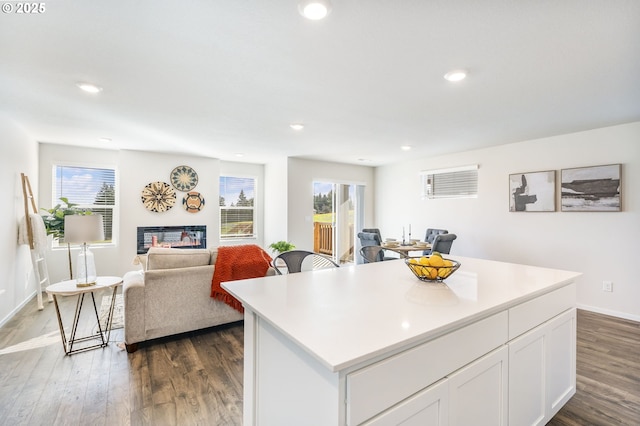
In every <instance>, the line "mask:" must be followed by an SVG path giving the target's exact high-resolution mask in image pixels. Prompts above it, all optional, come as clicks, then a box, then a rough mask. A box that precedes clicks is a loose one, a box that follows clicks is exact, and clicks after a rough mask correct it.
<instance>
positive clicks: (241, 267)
mask: <svg viewBox="0 0 640 426" xmlns="http://www.w3.org/2000/svg"><path fill="white" fill-rule="evenodd" d="M269 266H271V256H269V255H268V254H267V252H265V251H264V250H262V249H261V248H260V247H258V246H257V245H255V244H247V245H242V246H221V247H218V258H217V259H216V267H215V269H214V271H213V280H212V281H211V297H213V298H215V299H218V300H220V301H222V302H224V303H226V304H227V305H229V306H231V307H232V308H233V309H236V310H237V311H240V312H244V308H243V307H242V303H240V302H239V301H238V300H237V299H236V298H235V297H233V296H232V295H230V294H229V293H227V291H226V290H225V289H223V288H222V287H221V286H220V283H223V282H226V281H235V280H244V279H247V278H259V277H264V276H265V274H266V273H267V269H269Z"/></svg>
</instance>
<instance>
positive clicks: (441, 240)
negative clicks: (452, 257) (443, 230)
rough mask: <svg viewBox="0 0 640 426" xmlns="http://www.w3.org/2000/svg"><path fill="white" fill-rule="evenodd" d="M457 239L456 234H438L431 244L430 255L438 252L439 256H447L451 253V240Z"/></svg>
mask: <svg viewBox="0 0 640 426" xmlns="http://www.w3.org/2000/svg"><path fill="white" fill-rule="evenodd" d="M456 238H458V236H457V235H456V234H439V235H436V237H435V239H434V240H433V243H432V244H431V253H433V252H436V251H437V252H438V253H441V254H449V253H450V252H451V246H452V245H453V240H455V239H456Z"/></svg>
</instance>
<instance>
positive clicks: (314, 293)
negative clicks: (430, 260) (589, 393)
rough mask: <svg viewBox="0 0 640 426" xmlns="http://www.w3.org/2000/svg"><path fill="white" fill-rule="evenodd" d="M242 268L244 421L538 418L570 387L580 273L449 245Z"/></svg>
mask: <svg viewBox="0 0 640 426" xmlns="http://www.w3.org/2000/svg"><path fill="white" fill-rule="evenodd" d="M455 259H456V260H458V261H460V262H461V264H462V266H461V267H460V269H459V270H458V271H457V272H456V273H455V274H454V275H453V276H451V277H449V278H448V279H447V280H446V283H445V284H442V283H425V282H421V281H419V280H418V279H417V278H416V277H415V276H414V275H413V274H412V273H411V271H409V269H408V267H407V266H406V265H405V264H404V263H403V262H402V261H400V260H397V261H387V262H377V263H369V264H365V265H357V266H348V267H341V268H336V269H326V270H318V271H312V272H303V273H298V274H291V275H283V276H275V277H266V278H258V279H250V280H241V281H234V282H228V283H224V284H223V287H224V288H225V289H227V290H228V291H229V292H230V293H231V294H232V295H234V296H235V297H236V298H237V299H238V300H240V301H241V302H242V304H243V306H244V308H245V349H244V351H245V359H244V366H245V368H244V424H245V425H288V424H304V425H357V424H371V425H386V424H399V423H401V422H404V421H406V422H407V423H404V424H438V425H440V424H442V425H445V424H450V425H468V424H474V425H483V424H486V425H492V426H495V425H506V424H512V425H528V424H545V423H546V422H547V421H548V420H549V419H550V418H551V417H552V416H553V415H554V414H555V413H556V412H557V411H558V410H559V409H560V408H561V407H562V405H564V404H565V403H566V401H567V400H568V399H569V398H570V397H571V396H572V395H573V394H574V393H575V350H576V340H575V338H576V336H575V318H576V316H575V281H576V279H577V278H578V277H579V276H580V274H579V273H576V272H569V271H562V270H555V269H548V268H539V267H532V266H526V265H518V264H509V263H503V262H495V261H488V260H481V259H473V258H465V257H458V256H456V257H455Z"/></svg>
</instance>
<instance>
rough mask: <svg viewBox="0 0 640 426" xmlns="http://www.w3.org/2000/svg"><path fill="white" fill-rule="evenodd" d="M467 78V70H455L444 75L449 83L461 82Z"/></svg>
mask: <svg viewBox="0 0 640 426" xmlns="http://www.w3.org/2000/svg"><path fill="white" fill-rule="evenodd" d="M466 77H467V72H466V71H465V70H453V71H449V72H448V73H446V74H445V75H444V79H445V80H447V81H453V82H455V81H460V80H464V79H465V78H466Z"/></svg>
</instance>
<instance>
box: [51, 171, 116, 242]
mask: <svg viewBox="0 0 640 426" xmlns="http://www.w3.org/2000/svg"><path fill="white" fill-rule="evenodd" d="M52 196H53V200H51V201H52V205H53V206H55V205H58V204H61V205H62V206H63V207H65V204H66V203H65V202H64V201H62V200H61V199H66V200H68V202H69V203H70V204H72V205H74V207H76V208H78V209H82V210H87V211H91V212H92V213H93V214H101V215H102V219H103V224H104V236H105V240H104V241H103V242H97V243H94V244H101V243H102V244H108V243H113V242H114V235H113V229H114V218H115V212H116V211H115V209H116V171H115V169H113V168H97V167H82V166H62V165H55V166H53V191H52ZM56 243H57V242H56V241H54V245H55V244H56Z"/></svg>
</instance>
